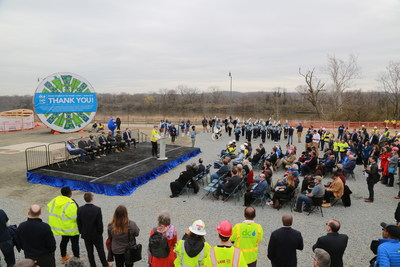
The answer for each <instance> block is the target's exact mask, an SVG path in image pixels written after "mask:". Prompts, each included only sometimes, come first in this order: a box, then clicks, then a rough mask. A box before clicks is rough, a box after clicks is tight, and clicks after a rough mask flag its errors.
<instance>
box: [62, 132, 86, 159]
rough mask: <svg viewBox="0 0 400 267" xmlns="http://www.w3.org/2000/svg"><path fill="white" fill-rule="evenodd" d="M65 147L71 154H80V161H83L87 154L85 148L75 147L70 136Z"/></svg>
mask: <svg viewBox="0 0 400 267" xmlns="http://www.w3.org/2000/svg"><path fill="white" fill-rule="evenodd" d="M65 147H66V148H67V150H68V153H69V154H71V155H80V158H79V159H80V161H81V162H85V156H86V155H87V154H88V153H87V152H86V150H84V149H82V148H77V147H76V145H75V143H74V138H73V137H70V138H69V140H68V141H67V144H66V145H65Z"/></svg>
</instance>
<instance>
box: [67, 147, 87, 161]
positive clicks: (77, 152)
mask: <svg viewBox="0 0 400 267" xmlns="http://www.w3.org/2000/svg"><path fill="white" fill-rule="evenodd" d="M69 154H71V155H80V158H79V159H80V160H81V161H84V160H85V156H86V155H87V152H86V150H83V149H82V148H77V149H75V150H70V151H69Z"/></svg>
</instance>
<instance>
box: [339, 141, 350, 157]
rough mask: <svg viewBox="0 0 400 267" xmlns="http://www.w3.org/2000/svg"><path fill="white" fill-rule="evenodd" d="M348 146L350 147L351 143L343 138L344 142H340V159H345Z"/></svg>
mask: <svg viewBox="0 0 400 267" xmlns="http://www.w3.org/2000/svg"><path fill="white" fill-rule="evenodd" d="M348 148H349V144H348V143H347V142H346V141H345V140H344V139H343V140H342V143H340V145H339V152H340V160H343V159H344V157H345V156H346V152H347V149H348Z"/></svg>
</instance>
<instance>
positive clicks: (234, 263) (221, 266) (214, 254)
mask: <svg viewBox="0 0 400 267" xmlns="http://www.w3.org/2000/svg"><path fill="white" fill-rule="evenodd" d="M217 232H218V234H219V239H220V240H221V242H220V243H219V245H218V246H216V247H213V248H211V249H210V256H209V257H207V258H206V260H205V262H204V267H247V264H246V260H245V258H244V257H243V253H242V252H241V251H240V249H238V248H235V247H233V246H231V243H230V242H229V238H230V237H231V235H232V224H231V223H230V222H228V221H222V222H220V223H219V224H218V225H217Z"/></svg>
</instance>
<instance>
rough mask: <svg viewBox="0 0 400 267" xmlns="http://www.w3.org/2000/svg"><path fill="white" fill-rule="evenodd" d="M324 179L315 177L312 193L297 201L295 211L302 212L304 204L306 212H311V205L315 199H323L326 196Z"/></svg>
mask: <svg viewBox="0 0 400 267" xmlns="http://www.w3.org/2000/svg"><path fill="white" fill-rule="evenodd" d="M321 181H322V177H321V176H315V177H314V187H313V188H312V191H311V193H308V194H305V195H300V196H299V197H298V198H297V201H296V208H295V209H294V211H296V212H302V209H301V208H302V206H303V202H304V211H307V212H308V211H310V209H311V205H312V204H313V199H322V197H323V196H324V195H325V186H324V185H323V184H322V183H321Z"/></svg>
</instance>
